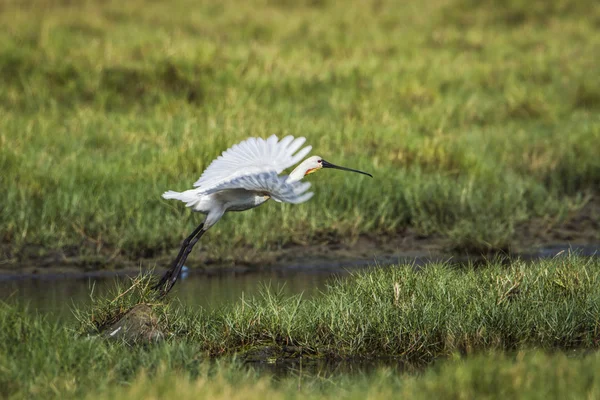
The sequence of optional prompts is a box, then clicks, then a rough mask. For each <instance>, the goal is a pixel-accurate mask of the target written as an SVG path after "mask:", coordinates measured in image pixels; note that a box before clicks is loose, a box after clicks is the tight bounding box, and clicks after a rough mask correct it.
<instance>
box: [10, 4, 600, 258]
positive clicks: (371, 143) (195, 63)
mask: <svg viewBox="0 0 600 400" xmlns="http://www.w3.org/2000/svg"><path fill="white" fill-rule="evenodd" d="M527 4H528V3H527ZM527 4H526V2H521V1H512V0H511V1H502V2H472V1H467V0H457V1H442V0H428V1H424V2H419V3H405V2H402V3H399V4H398V3H397V2H386V1H377V2H367V3H364V2H358V3H356V4H353V6H352V7H350V6H348V5H346V4H341V3H338V2H333V1H315V2H300V3H296V2H269V1H262V2H245V3H244V4H239V2H237V1H223V2H219V4H215V3H211V2H200V3H198V2H195V1H186V0H181V1H178V2H175V3H171V2H170V3H168V4H167V3H165V4H160V3H156V2H147V1H143V0H134V1H129V2H127V5H125V6H124V5H123V4H122V3H121V2H118V1H108V2H104V1H103V2H100V1H82V2H74V3H73V2H62V1H54V0H42V1H36V2H12V1H8V2H4V3H3V5H2V8H1V12H0V44H1V46H0V48H1V50H0V83H1V84H0V169H1V170H2V174H0V183H1V184H2V187H3V188H5V193H4V195H3V196H2V197H1V198H0V238H1V240H2V251H3V258H4V259H6V260H8V261H10V262H17V261H19V260H21V261H23V260H27V259H34V260H35V259H36V258H37V259H40V258H43V257H44V256H47V255H48V254H49V255H50V256H51V257H50V258H51V259H52V260H61V259H64V257H65V256H66V257H69V256H77V257H82V256H83V257H84V258H83V259H84V263H85V262H87V263H88V264H93V265H96V266H98V265H107V263H110V262H112V263H114V262H115V261H123V260H133V261H134V263H136V262H137V260H139V258H140V257H158V256H161V255H165V254H169V253H170V252H173V251H174V249H175V248H176V247H177V246H178V244H179V242H180V241H181V239H182V238H183V237H185V235H186V234H187V233H189V231H190V230H191V227H192V226H194V225H195V224H196V223H197V222H198V219H199V216H198V215H193V216H192V215H191V213H189V211H188V210H185V209H184V208H183V207H179V206H177V205H173V204H169V203H167V202H166V201H163V200H162V199H161V198H160V194H161V193H162V192H163V191H165V190H166V189H176V190H182V189H184V188H187V187H188V186H190V185H191V183H192V182H194V181H195V180H196V179H197V177H198V176H199V174H200V173H201V172H202V170H203V169H204V168H205V167H206V166H207V163H208V162H210V160H212V159H214V158H215V157H216V156H217V155H218V154H219V153H220V152H221V151H223V150H224V149H226V148H227V147H229V146H230V145H231V144H233V143H236V142H238V141H239V140H241V139H244V138H246V137H248V136H267V135H270V134H273V133H275V134H279V135H285V134H293V135H303V136H306V137H307V138H308V141H309V143H310V144H312V145H313V146H314V153H315V154H319V155H321V156H323V157H326V158H327V159H330V160H331V161H332V162H337V163H340V164H342V165H352V166H354V167H356V168H360V169H364V170H368V171H371V172H373V173H374V174H375V176H376V179H374V180H372V181H365V180H361V179H356V177H354V176H344V174H341V173H340V174H336V173H335V172H331V171H328V172H329V173H322V174H321V176H315V177H314V178H313V177H312V176H311V178H310V179H311V180H312V181H313V182H314V185H315V191H316V196H315V198H314V199H313V200H312V201H311V202H309V203H308V204H304V205H302V206H300V207H295V206H287V205H280V204H267V205H264V206H262V207H260V208H259V209H257V210H254V211H253V212H249V213H244V214H241V215H228V216H227V218H225V221H223V222H224V223H223V224H221V225H220V226H219V229H218V230H215V231H214V232H211V234H210V240H208V239H207V240H206V241H205V243H203V249H202V251H201V252H195V253H197V254H198V255H200V257H201V260H202V261H203V262H207V261H212V262H215V261H231V260H246V261H248V260H252V259H257V258H260V256H261V255H263V254H265V251H268V250H277V249H282V248H286V247H290V246H294V245H301V246H305V245H308V244H311V243H323V242H325V243H327V242H329V243H333V244H337V243H339V242H343V243H352V241H354V240H356V239H357V237H359V236H368V237H376V238H378V240H385V238H387V239H388V240H391V241H395V242H394V245H395V246H397V247H400V248H401V247H402V243H403V242H402V240H400V239H398V238H406V237H410V236H416V237H419V238H433V239H441V242H440V248H441V250H443V251H448V250H450V251H452V250H455V251H459V252H462V253H464V252H466V251H470V252H475V253H478V252H487V251H494V250H507V249H511V248H517V249H518V248H520V247H522V246H528V245H531V244H536V243H538V242H544V241H556V240H557V241H577V240H582V241H588V242H589V241H594V240H595V241H597V240H598V222H597V221H598V206H597V204H598V197H597V195H598V193H597V188H598V187H599V186H600V180H599V179H600V178H599V177H600V161H599V160H600V159H599V157H598V143H600V128H599V127H600V120H599V115H600V114H599V113H598V110H599V107H600V81H599V78H598V77H599V76H600V74H598V73H597V72H598V69H597V67H596V65H597V60H596V54H597V53H598V47H599V46H600V36H599V35H597V26H598V20H599V18H600V11H598V10H599V7H598V5H597V4H596V3H595V2H585V1H583V2H578V3H577V4H580V5H579V6H569V5H568V4H567V2H564V1H559V0H556V1H536V2H535V4H534V5H532V6H531V7H529V6H528V5H527ZM586 204H587V205H588V207H587V208H585V206H586ZM581 210H584V213H583V215H582V216H581V218H578V217H577V215H578V213H580V211H581ZM565 221H566V222H571V226H570V227H569V229H568V230H567V232H563V230H564V229H563V230H561V229H562V228H564V226H563V225H562V224H563V223H564V222H565ZM274 226H277V227H278V229H272V228H273V227H274ZM256 232H260V235H257V234H256ZM426 240H427V239H426ZM234 249H235V250H234ZM192 257H194V255H193V256H192ZM196 257H197V256H196ZM197 259H198V258H196V260H197ZM107 260H109V261H107Z"/></svg>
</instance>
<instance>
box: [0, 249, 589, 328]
mask: <svg viewBox="0 0 600 400" xmlns="http://www.w3.org/2000/svg"><path fill="white" fill-rule="evenodd" d="M569 250H575V251H577V252H579V253H580V254H582V255H587V256H594V255H595V256H597V255H599V254H600V252H599V251H598V250H599V249H598V247H595V246H580V247H578V248H573V247H569V246H549V247H546V248H542V249H539V250H537V251H536V252H535V253H530V254H522V255H520V257H521V258H524V259H529V260H534V259H539V258H549V257H555V256H556V255H557V254H566V253H567V252H568V251H569ZM435 260H436V261H450V262H452V263H455V264H462V263H464V262H466V261H469V260H468V259H465V258H460V257H446V258H439V257H438V258H435ZM430 261H432V260H431V259H430V258H428V257H416V258H415V257H413V258H404V257H398V256H396V257H380V258H378V259H377V261H376V262H374V261H365V260H361V261H356V262H353V263H348V262H344V263H332V262H323V263H314V262H313V263H312V264H310V265H306V264H302V263H297V264H293V265H280V266H274V267H272V268H269V269H267V270H261V271H255V272H247V271H246V272H244V271H241V272H240V271H237V270H231V269H229V270H227V269H224V270H223V272H220V273H217V274H212V275H207V274H205V273H202V272H194V271H186V272H185V273H184V274H183V275H182V279H180V280H179V281H178V282H177V285H175V288H174V289H173V292H172V293H171V294H170V296H173V297H176V298H178V299H179V300H180V301H181V303H183V304H184V305H188V306H192V307H198V308H216V307H221V306H224V305H227V304H230V303H232V302H236V301H239V300H240V298H241V297H242V296H245V297H250V296H253V295H256V294H258V292H259V291H260V290H261V288H263V287H264V286H270V287H271V288H272V289H281V290H282V291H283V293H284V294H285V295H293V294H300V293H301V294H302V295H303V297H304V298H309V297H311V296H313V295H314V294H315V293H318V292H319V291H320V290H323V289H324V288H325V286H326V285H327V284H328V283H330V282H332V281H333V280H334V279H335V278H336V277H343V276H346V275H348V274H349V273H351V272H352V271H357V270H361V269H365V268H376V267H375V266H374V265H375V264H377V265H380V266H384V265H389V264H397V263H411V264H414V265H415V266H419V265H424V264H426V263H428V262H430ZM470 261H475V262H476V261H477V259H471V260H470ZM119 279H128V278H127V277H118V276H102V275H101V274H96V275H94V276H84V275H83V274H82V275H80V276H73V275H70V276H66V277H65V276H63V275H47V274H46V275H21V276H19V275H6V276H3V275H0V300H5V301H8V302H9V303H15V302H16V303H20V304H27V305H28V306H29V310H30V311H32V312H38V313H41V314H45V315H48V317H49V318H51V319H60V320H64V321H68V320H70V319H72V318H73V314H72V309H73V308H74V307H82V306H85V305H86V304H89V303H90V302H91V298H90V296H91V295H92V294H93V296H103V295H105V294H107V293H108V292H109V291H111V290H113V289H114V287H115V281H116V280H119Z"/></svg>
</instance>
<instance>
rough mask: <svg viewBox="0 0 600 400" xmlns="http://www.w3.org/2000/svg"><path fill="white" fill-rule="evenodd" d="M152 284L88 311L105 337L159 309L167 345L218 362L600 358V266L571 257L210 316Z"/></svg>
mask: <svg viewBox="0 0 600 400" xmlns="http://www.w3.org/2000/svg"><path fill="white" fill-rule="evenodd" d="M148 282H149V279H148V278H139V279H138V280H136V282H135V285H134V287H133V289H130V290H129V291H127V292H125V291H124V290H123V289H121V291H120V292H118V293H116V295H115V296H114V298H115V300H111V299H112V297H113V296H111V297H109V298H105V299H97V300H96V302H95V303H94V305H93V306H92V308H91V311H88V312H81V313H80V314H79V318H78V319H79V320H80V321H81V322H82V327H81V329H82V330H81V331H82V332H88V333H90V332H91V333H96V332H98V331H101V330H102V328H103V327H105V326H107V325H109V324H110V323H112V322H113V321H115V320H117V319H118V318H120V316H121V315H123V313H124V311H126V310H128V309H129V308H130V307H131V306H132V305H134V304H138V303H140V302H142V303H149V304H152V305H153V307H154V308H155V310H156V314H157V319H158V320H159V322H158V324H159V325H160V326H161V327H162V329H163V330H164V332H165V333H166V334H167V337H171V338H173V340H183V341H187V342H191V343H194V344H195V345H197V346H199V349H201V350H202V351H203V352H205V353H206V354H210V355H212V356H220V355H227V354H229V355H232V354H238V355H243V356H247V357H255V356H257V354H259V355H260V354H261V352H265V351H266V352H267V353H268V357H269V358H273V359H278V358H280V359H284V358H289V354H288V353H289V351H290V349H293V351H292V353H295V354H296V356H298V355H303V356H305V357H309V358H322V357H333V358H340V357H341V358H344V357H350V358H369V357H381V356H386V357H401V358H402V359H405V360H410V361H411V362H415V363H418V364H423V363H427V362H430V361H431V360H433V359H436V358H438V357H443V356H447V355H449V354H452V353H454V352H463V353H471V352H474V351H481V350H490V349H491V350H514V349H520V348H523V347H531V346H536V347H539V348H544V349H549V350H550V349H571V348H596V347H597V346H598V343H599V340H600V331H599V330H598V327H599V323H600V306H599V305H600V260H599V259H598V258H591V259H590V258H579V257H576V256H572V255H569V256H566V257H561V258H556V259H554V260H547V261H541V262H537V263H534V264H526V263H524V262H520V261H515V262H512V263H510V264H509V265H503V264H502V263H500V262H489V263H487V264H486V265H482V266H478V267H475V266H471V267H465V268H461V269H452V268H449V267H448V266H447V265H444V264H431V265H428V266H427V267H425V268H423V270H421V271H415V269H414V267H412V266H410V265H403V266H396V267H389V268H378V269H374V270H372V271H368V272H361V273H357V274H355V275H354V276H352V277H351V278H349V279H344V280H342V281H339V282H336V283H335V284H332V285H331V286H330V287H328V289H327V290H326V291H325V292H323V293H322V294H321V295H318V296H316V297H314V298H311V299H307V300H304V299H302V296H301V295H297V296H292V297H287V296H283V295H281V293H277V292H276V291H273V290H268V289H265V290H263V292H262V294H261V295H260V296H257V297H252V298H245V299H242V300H241V301H240V302H238V303H236V304H233V305H231V306H228V307H223V308H221V309H216V310H211V311H205V310H203V311H201V312H198V311H196V310H186V309H183V308H180V307H174V306H173V305H169V304H164V303H162V302H157V301H156V300H154V299H153V295H152V292H150V291H149V290H148Z"/></svg>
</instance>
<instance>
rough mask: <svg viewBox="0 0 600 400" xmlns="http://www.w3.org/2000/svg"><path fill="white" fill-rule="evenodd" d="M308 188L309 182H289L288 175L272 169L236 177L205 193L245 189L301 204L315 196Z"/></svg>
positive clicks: (277, 199) (276, 199)
mask: <svg viewBox="0 0 600 400" xmlns="http://www.w3.org/2000/svg"><path fill="white" fill-rule="evenodd" d="M308 188H310V183H308V182H292V183H290V182H287V176H279V175H277V173H276V172H274V171H270V172H261V173H256V174H252V175H243V176H240V177H238V178H234V179H232V180H229V181H226V182H223V183H221V184H219V185H217V186H214V187H213V188H211V189H208V190H207V191H205V192H203V194H205V195H209V194H212V193H217V192H219V191H221V190H228V189H245V190H248V191H251V192H258V193H263V194H264V195H268V196H269V197H271V198H272V199H273V200H275V201H278V202H284V203H292V204H299V203H303V202H305V201H307V200H309V199H310V198H311V197H312V196H313V193H312V192H308V193H307V192H306V191H307V190H308Z"/></svg>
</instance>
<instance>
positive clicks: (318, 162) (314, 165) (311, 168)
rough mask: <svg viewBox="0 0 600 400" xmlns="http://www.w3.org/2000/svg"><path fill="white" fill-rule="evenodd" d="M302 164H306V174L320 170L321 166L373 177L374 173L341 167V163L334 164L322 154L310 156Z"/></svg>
mask: <svg viewBox="0 0 600 400" xmlns="http://www.w3.org/2000/svg"><path fill="white" fill-rule="evenodd" d="M302 164H305V165H304V167H305V168H306V169H305V172H304V176H306V175H308V174H312V173H313V172H316V171H318V170H320V169H321V168H334V169H341V170H343V171H350V172H357V173H359V174H363V175H368V176H370V177H371V178H372V177H373V175H371V174H369V173H367V172H363V171H359V170H357V169H352V168H346V167H340V166H339V165H335V164H332V163H330V162H328V161H325V160H323V158H322V157H320V156H312V157H309V158H307V159H306V160H304V162H303V163H302Z"/></svg>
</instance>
